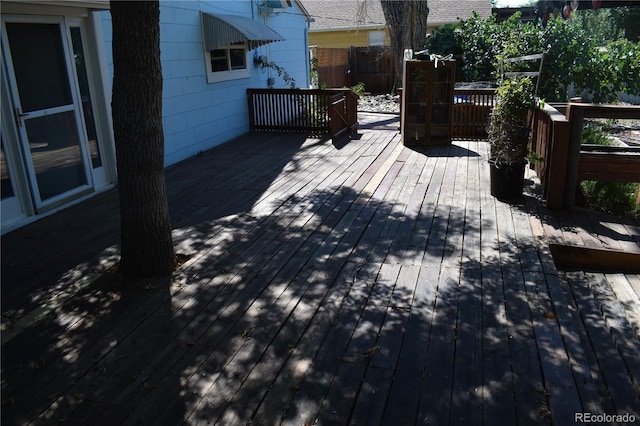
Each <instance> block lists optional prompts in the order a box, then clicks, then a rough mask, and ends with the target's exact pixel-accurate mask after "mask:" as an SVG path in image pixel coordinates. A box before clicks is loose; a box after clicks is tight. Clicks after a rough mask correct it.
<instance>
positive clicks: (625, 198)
mask: <svg viewBox="0 0 640 426" xmlns="http://www.w3.org/2000/svg"><path fill="white" fill-rule="evenodd" d="M582 143H583V144H597V145H605V146H607V145H611V141H610V139H609V136H608V135H607V133H606V132H604V131H602V130H601V129H599V128H597V127H591V126H587V127H585V128H584V129H583V132H582ZM580 190H581V192H582V195H583V197H584V200H585V202H586V205H587V207H589V208H592V209H594V210H598V211H602V212H605V213H610V214H614V215H617V216H630V217H638V215H639V213H640V212H639V211H638V209H637V206H636V201H637V199H638V184H637V183H620V182H596V181H587V180H585V181H582V182H580Z"/></svg>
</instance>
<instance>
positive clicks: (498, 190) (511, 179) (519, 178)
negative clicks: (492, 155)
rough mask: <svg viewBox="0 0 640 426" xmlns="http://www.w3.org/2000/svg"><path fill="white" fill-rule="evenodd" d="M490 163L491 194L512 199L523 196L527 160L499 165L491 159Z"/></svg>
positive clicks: (501, 198)
mask: <svg viewBox="0 0 640 426" xmlns="http://www.w3.org/2000/svg"><path fill="white" fill-rule="evenodd" d="M489 165H490V171H491V175H490V176H491V195H493V196H494V197H496V198H497V199H499V200H512V199H515V198H520V197H522V192H523V188H524V168H525V166H526V162H522V164H515V165H507V164H500V165H497V164H496V162H495V161H491V160H489Z"/></svg>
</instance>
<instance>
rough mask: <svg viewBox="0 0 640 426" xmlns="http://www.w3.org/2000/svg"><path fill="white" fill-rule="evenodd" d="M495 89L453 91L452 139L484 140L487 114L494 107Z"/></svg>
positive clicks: (487, 119) (487, 120)
mask: <svg viewBox="0 0 640 426" xmlns="http://www.w3.org/2000/svg"><path fill="white" fill-rule="evenodd" d="M495 92H496V91H495V89H454V91H453V102H454V103H453V126H452V129H451V132H452V135H451V136H452V137H453V138H456V139H484V138H486V137H487V123H488V122H489V114H490V113H491V109H492V108H493V106H494V105H495V99H496V98H495Z"/></svg>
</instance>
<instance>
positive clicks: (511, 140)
mask: <svg viewBox="0 0 640 426" xmlns="http://www.w3.org/2000/svg"><path fill="white" fill-rule="evenodd" d="M496 95H497V101H496V105H495V106H494V107H493V110H492V111H491V115H490V116H489V126H488V129H487V133H488V135H489V142H490V144H491V147H490V154H489V163H490V171H491V195H493V196H494V197H496V198H499V199H511V198H517V197H520V196H522V190H523V186H524V168H525V165H526V163H527V157H528V154H529V122H528V120H527V118H528V114H529V110H532V109H533V108H535V106H536V100H535V96H534V85H533V82H532V81H531V79H530V78H528V77H525V76H517V77H510V78H507V79H505V80H504V82H503V83H502V84H501V85H500V86H499V87H498V89H497V90H496Z"/></svg>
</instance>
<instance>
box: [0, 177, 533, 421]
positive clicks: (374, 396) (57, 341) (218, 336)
mask: <svg viewBox="0 0 640 426" xmlns="http://www.w3.org/2000/svg"><path fill="white" fill-rule="evenodd" d="M229 188H230V191H231V192H228V193H226V196H223V197H220V196H218V197H215V198H210V199H209V203H211V204H209V207H210V208H209V209H207V206H206V205H203V206H200V207H201V213H200V214H199V215H197V216H195V215H188V214H187V215H186V216H184V217H185V218H184V219H182V220H180V219H178V220H177V223H179V224H180V225H179V228H178V229H176V235H177V240H178V244H181V245H182V247H183V248H184V249H185V250H186V249H188V250H189V251H190V253H191V254H192V258H191V260H190V261H189V262H187V264H185V266H184V267H183V268H182V269H181V270H180V271H179V272H178V273H177V274H176V275H175V276H174V277H173V278H172V280H171V283H170V286H169V287H166V286H165V285H166V283H156V282H153V281H150V282H146V283H145V284H146V287H145V286H144V285H143V286H142V287H140V286H136V287H130V286H123V287H117V286H116V287H115V288H113V287H107V288H104V287H101V284H100V283H98V284H96V285H95V286H93V287H91V288H90V291H88V292H87V293H85V294H83V295H82V297H77V298H75V299H73V300H70V301H68V302H67V303H66V304H64V305H63V306H60V307H59V308H58V309H57V310H56V311H55V313H54V314H53V315H51V316H49V317H48V319H47V320H44V321H41V322H40V323H38V324H37V325H36V326H35V327H33V328H32V329H28V330H25V331H24V332H23V333H22V334H20V335H19V336H17V337H16V338H14V339H13V340H12V341H10V342H9V343H8V344H6V345H4V347H3V400H4V401H6V403H3V414H2V416H3V423H4V422H5V421H6V422H8V423H7V424H9V423H19V422H22V421H28V420H30V419H32V418H34V417H35V416H39V417H38V418H37V421H36V423H49V424H50V423H55V422H67V423H71V424H75V423H84V424H117V423H122V422H124V423H136V424H138V423H140V424H175V423H180V422H187V423H197V422H205V421H206V422H211V423H216V422H218V423H220V424H225V425H226V424H233V423H247V422H248V421H249V420H251V422H252V424H278V423H280V421H282V422H283V423H284V424H298V425H299V424H302V423H313V422H314V421H315V420H316V419H318V421H319V422H320V423H324V422H336V423H348V422H349V421H354V422H357V423H360V422H363V423H367V424H378V423H381V422H383V421H387V422H392V421H393V422H396V421H398V419H403V418H406V419H407V420H409V421H411V422H414V421H418V422H423V421H427V420H429V421H431V420H432V419H437V420H442V421H446V422H451V423H467V421H473V422H476V423H478V424H481V423H484V424H493V423H495V419H496V418H498V417H493V415H495V416H499V418H505V417H504V416H505V414H504V413H505V406H506V407H507V411H506V412H507V415H509V411H508V410H511V409H512V410H514V414H513V416H515V408H514V407H515V405H514V400H513V397H512V390H513V387H514V381H515V379H514V373H513V371H512V370H511V369H510V363H509V361H508V360H509V356H510V354H509V351H508V348H509V347H510V345H513V344H515V343H512V342H519V343H520V344H521V345H522V346H523V347H524V348H525V349H524V350H526V351H528V352H527V354H528V355H530V356H534V355H535V352H531V351H533V350H534V349H533V347H532V346H531V340H530V339H531V336H529V335H519V334H517V333H512V335H511V336H508V335H507V332H506V330H505V328H506V327H505V326H504V323H503V320H504V296H503V294H502V290H501V286H502V279H501V277H500V276H499V274H498V272H497V270H493V269H488V270H486V272H485V269H484V266H481V265H480V263H479V261H478V259H475V260H473V259H469V258H465V257H464V256H465V254H464V253H463V252H462V251H461V250H460V249H459V246H458V245H457V243H450V242H452V241H453V242H455V241H460V240H462V238H463V237H464V238H479V234H480V232H481V228H482V226H483V224H482V223H480V222H479V221H475V222H474V221H473V220H470V218H467V217H465V211H464V210H462V209H460V208H459V207H457V206H450V208H448V209H447V210H446V211H445V212H444V213H443V215H441V216H438V215H437V214H436V213H434V212H435V211H436V210H435V208H433V209H432V208H427V209H425V211H426V212H429V213H426V214H425V213H420V214H418V215H417V216H412V215H408V214H406V213H404V212H403V210H402V209H401V208H398V207H401V206H400V205H399V203H398V202H397V201H396V200H394V199H391V200H386V199H376V198H375V197H373V196H372V195H371V194H366V193H362V192H358V191H355V190H353V189H351V188H349V187H340V186H331V187H329V188H327V189H324V190H313V189H312V190H310V191H307V192H306V193H305V192H304V191H297V192H293V193H283V194H281V196H279V197H274V198H273V199H266V198H265V199H263V200H262V205H261V204H260V203H258V205H256V202H255V201H254V202H251V201H248V200H246V199H244V198H243V197H244V196H245V193H244V192H243V191H233V188H234V186H233V185H232V186H230V187H229ZM192 189H195V186H192ZM221 199H222V200H223V202H224V203H225V205H224V206H219V207H220V208H221V209H222V212H223V213H221V210H220V209H218V208H217V207H216V208H214V205H215V203H216V202H217V200H221ZM254 200H255V199H254ZM262 207H264V209H265V210H262ZM177 208H178V209H184V210H186V211H189V210H190V209H191V208H193V206H189V207H187V206H178V207H177ZM179 211H180V210H179ZM177 216H178V217H180V216H179V215H177ZM472 223H476V225H475V226H473V225H472ZM417 226H422V227H425V229H428V231H426V232H425V231H424V230H423V232H414V231H417ZM404 230H409V231H410V232H409V233H405V232H404ZM407 236H408V237H409V238H408V239H407V238H406V237H407ZM412 236H414V237H415V238H413V237H412ZM436 236H437V238H436ZM509 250H511V252H514V253H515V252H516V250H517V248H516V247H515V246H512V248H510V249H509ZM409 259H412V260H409ZM495 261H496V262H499V261H501V260H500V259H495ZM491 267H492V266H491V265H489V266H488V268H491ZM460 268H461V269H460ZM494 272H495V273H494ZM505 291H506V290H505ZM509 338H511V341H509ZM488 363H490V367H488V366H487V364H488ZM518 380H522V377H518ZM521 388H524V389H525V390H529V388H527V387H522V386H521ZM536 389H537V388H536ZM541 392H542V390H540V389H538V392H537V393H536V395H538V394H541ZM525 395H526V394H525ZM525 397H526V396H525ZM531 398H537V396H532V397H531ZM536 401H537V400H536ZM532 405H533V403H532ZM509 407H511V408H509ZM544 407H545V403H544V401H542V402H540V404H539V406H536V407H535V408H544ZM461 413H464V415H463V414H461ZM482 413H484V416H485V417H484V418H483V417H482ZM542 417H543V418H544V416H542ZM535 420H539V418H538V417H536V418H535Z"/></svg>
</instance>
